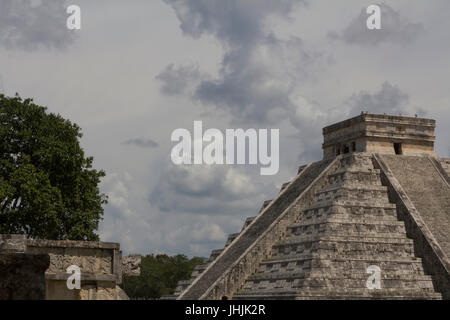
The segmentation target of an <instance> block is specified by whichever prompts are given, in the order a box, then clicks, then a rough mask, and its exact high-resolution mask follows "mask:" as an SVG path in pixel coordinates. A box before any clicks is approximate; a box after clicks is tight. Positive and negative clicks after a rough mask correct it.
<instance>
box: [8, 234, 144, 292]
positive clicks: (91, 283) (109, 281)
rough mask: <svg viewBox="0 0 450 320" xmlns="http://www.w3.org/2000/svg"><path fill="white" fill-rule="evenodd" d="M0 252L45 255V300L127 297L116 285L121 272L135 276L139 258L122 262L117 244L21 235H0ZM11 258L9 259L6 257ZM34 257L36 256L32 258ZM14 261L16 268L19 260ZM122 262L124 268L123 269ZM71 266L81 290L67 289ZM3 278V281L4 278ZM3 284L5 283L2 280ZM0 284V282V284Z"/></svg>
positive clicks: (120, 277) (33, 255)
mask: <svg viewBox="0 0 450 320" xmlns="http://www.w3.org/2000/svg"><path fill="white" fill-rule="evenodd" d="M0 253H2V254H11V255H12V256H17V257H16V259H19V256H24V255H25V256H29V257H30V259H32V258H33V257H42V256H45V257H47V259H48V263H47V265H46V267H45V269H44V270H43V271H45V274H44V273H43V274H42V277H44V278H43V279H45V280H44V290H43V292H44V297H45V298H46V299H49V300H53V299H57V300H122V299H128V297H127V295H126V294H125V292H124V291H123V290H122V289H121V288H120V287H119V286H118V285H119V284H120V283H121V282H122V275H123V274H126V275H128V274H130V275H139V272H140V270H139V264H140V258H138V257H134V256H133V257H131V258H127V259H125V261H122V253H121V251H120V245H119V244H118V243H109V242H95V241H69V240H63V241H55V240H43V239H39V240H34V239H26V236H25V235H0ZM10 259H13V258H10ZM36 259H37V258H36ZM8 261H10V262H13V261H16V262H15V263H16V267H17V268H18V270H19V269H20V268H25V266H21V265H20V261H24V260H23V258H22V260H20V259H19V260H8ZM123 263H125V269H126V270H124V268H123V265H122V264H123ZM71 265H75V266H77V267H79V268H80V271H81V289H79V290H77V289H74V290H69V289H68V288H67V283H66V282H67V279H68V277H69V276H70V275H71V274H69V273H67V271H66V270H67V268H68V267H69V266H71ZM5 281H6V280H5ZM5 283H6V282H5ZM1 285H2V284H1V283H0V286H1Z"/></svg>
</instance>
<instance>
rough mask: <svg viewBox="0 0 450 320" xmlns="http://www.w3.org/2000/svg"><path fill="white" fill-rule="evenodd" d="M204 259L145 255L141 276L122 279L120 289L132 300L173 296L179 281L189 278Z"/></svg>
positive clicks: (142, 261)
mask: <svg viewBox="0 0 450 320" xmlns="http://www.w3.org/2000/svg"><path fill="white" fill-rule="evenodd" d="M204 262H205V259H204V258H199V257H194V258H192V259H188V258H187V257H186V256H185V255H181V254H179V255H176V256H168V255H165V254H160V255H147V256H144V257H142V260H141V275H140V276H138V277H133V276H129V277H124V278H123V283H122V288H123V289H124V291H125V292H126V293H127V295H128V296H129V297H130V298H132V299H158V298H160V297H161V296H164V295H169V294H173V293H174V291H175V288H176V286H177V283H178V281H179V280H186V279H189V278H190V277H191V273H192V270H194V267H195V266H196V265H198V264H201V263H204Z"/></svg>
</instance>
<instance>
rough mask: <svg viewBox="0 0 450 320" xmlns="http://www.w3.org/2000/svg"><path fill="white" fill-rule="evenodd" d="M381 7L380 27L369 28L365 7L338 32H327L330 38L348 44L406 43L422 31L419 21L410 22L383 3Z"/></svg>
mask: <svg viewBox="0 0 450 320" xmlns="http://www.w3.org/2000/svg"><path fill="white" fill-rule="evenodd" d="M379 6H380V9H381V29H380V30H369V29H368V28H367V25H366V21H367V18H368V17H369V15H368V14H367V13H366V8H364V9H362V10H361V12H360V14H359V15H358V16H357V17H356V18H355V19H354V20H353V21H352V22H351V23H350V24H349V25H348V26H347V27H346V28H345V29H344V30H343V31H342V32H341V33H340V34H339V33H336V32H331V33H329V37H330V38H332V39H339V40H342V41H344V42H346V43H348V44H357V45H364V46H374V45H378V44H380V43H383V42H390V43H397V44H407V43H411V42H412V41H414V40H415V39H416V38H417V37H418V36H419V35H420V34H421V33H422V32H423V31H424V28H423V25H422V24H421V23H413V22H410V21H409V20H408V19H407V18H406V17H403V16H401V15H400V14H399V13H398V12H397V11H395V10H394V9H393V8H392V7H390V6H389V5H387V4H385V3H381V4H379Z"/></svg>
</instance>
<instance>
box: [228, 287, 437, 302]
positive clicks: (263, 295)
mask: <svg viewBox="0 0 450 320" xmlns="http://www.w3.org/2000/svg"><path fill="white" fill-rule="evenodd" d="M251 299H257V300H261V299H290V300H292V299H312V300H317V299H346V300H347V299H389V300H395V299H407V300H413V299H418V300H423V299H433V300H434V299H436V300H440V299H442V296H441V294H439V293H436V292H434V291H433V290H424V289H421V290H417V289H413V290H397V289H380V290H369V289H352V290H348V289H345V290H336V289H334V290H324V289H322V290H317V289H316V290H314V289H313V290H293V289H290V290H287V289H278V290H265V291H256V292H254V291H252V292H245V291H241V292H238V293H237V294H236V295H235V296H234V297H233V300H251Z"/></svg>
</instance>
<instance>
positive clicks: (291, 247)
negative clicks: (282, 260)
mask: <svg viewBox="0 0 450 320" xmlns="http://www.w3.org/2000/svg"><path fill="white" fill-rule="evenodd" d="M374 240H375V241H374ZM389 240H390V241H389ZM310 252H317V253H318V254H332V253H335V252H337V253H340V254H346V255H349V256H352V257H355V256H358V255H361V254H362V253H364V252H366V253H367V252H370V253H371V254H372V255H378V254H386V253H397V254H398V255H399V256H401V257H404V256H407V255H413V254H414V246H413V243H412V240H410V239H388V238H380V239H373V240H372V241H365V240H364V239H362V238H359V239H357V240H355V239H351V240H350V239H344V238H341V239H329V240H325V239H321V238H320V237H317V238H316V239H313V238H311V239H310V240H309V241H308V240H306V239H305V240H302V241H286V242H281V243H278V244H276V245H274V246H273V248H272V257H277V256H286V255H294V254H307V253H310Z"/></svg>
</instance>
